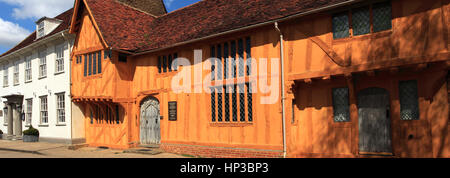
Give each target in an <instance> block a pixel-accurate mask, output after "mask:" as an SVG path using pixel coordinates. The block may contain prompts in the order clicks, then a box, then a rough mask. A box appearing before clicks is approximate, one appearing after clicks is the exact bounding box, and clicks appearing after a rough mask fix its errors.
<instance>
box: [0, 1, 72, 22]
mask: <svg viewBox="0 0 450 178" xmlns="http://www.w3.org/2000/svg"><path fill="white" fill-rule="evenodd" d="M0 2H5V3H7V4H9V5H12V6H15V7H16V8H14V9H13V14H12V16H13V17H14V18H16V19H28V18H32V19H39V18H41V17H44V16H46V17H55V16H57V15H59V14H60V13H62V12H64V11H66V10H68V9H69V8H71V7H72V6H73V4H74V0H0Z"/></svg>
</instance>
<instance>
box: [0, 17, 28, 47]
mask: <svg viewBox="0 0 450 178" xmlns="http://www.w3.org/2000/svg"><path fill="white" fill-rule="evenodd" d="M29 34H30V32H29V31H28V30H26V29H24V28H22V27H20V26H19V25H18V24H15V23H13V22H10V21H6V20H3V19H2V18H0V46H1V47H5V48H11V47H13V46H15V45H16V44H18V43H19V42H21V41H22V40H23V39H25V38H26V37H27V36H28V35H29Z"/></svg>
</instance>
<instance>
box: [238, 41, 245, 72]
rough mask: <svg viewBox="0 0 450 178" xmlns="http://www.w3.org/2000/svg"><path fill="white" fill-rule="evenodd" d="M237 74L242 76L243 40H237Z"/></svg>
mask: <svg viewBox="0 0 450 178" xmlns="http://www.w3.org/2000/svg"><path fill="white" fill-rule="evenodd" d="M238 55H239V69H238V70H239V76H240V77H243V76H244V40H242V39H239V40H238Z"/></svg>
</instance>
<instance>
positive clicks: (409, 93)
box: [399, 80, 419, 120]
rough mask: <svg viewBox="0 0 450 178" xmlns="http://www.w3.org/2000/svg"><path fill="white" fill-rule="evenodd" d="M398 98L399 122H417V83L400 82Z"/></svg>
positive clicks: (411, 81) (413, 81)
mask: <svg viewBox="0 0 450 178" xmlns="http://www.w3.org/2000/svg"><path fill="white" fill-rule="evenodd" d="M399 96H400V118H401V120H419V96H418V91H417V81H416V80H410V81H400V83H399Z"/></svg>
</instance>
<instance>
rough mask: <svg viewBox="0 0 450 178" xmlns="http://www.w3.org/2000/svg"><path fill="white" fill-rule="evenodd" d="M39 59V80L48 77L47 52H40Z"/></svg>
mask: <svg viewBox="0 0 450 178" xmlns="http://www.w3.org/2000/svg"><path fill="white" fill-rule="evenodd" d="M38 59H39V79H43V78H46V77H47V50H42V51H39V52H38Z"/></svg>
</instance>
